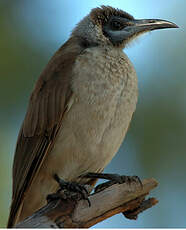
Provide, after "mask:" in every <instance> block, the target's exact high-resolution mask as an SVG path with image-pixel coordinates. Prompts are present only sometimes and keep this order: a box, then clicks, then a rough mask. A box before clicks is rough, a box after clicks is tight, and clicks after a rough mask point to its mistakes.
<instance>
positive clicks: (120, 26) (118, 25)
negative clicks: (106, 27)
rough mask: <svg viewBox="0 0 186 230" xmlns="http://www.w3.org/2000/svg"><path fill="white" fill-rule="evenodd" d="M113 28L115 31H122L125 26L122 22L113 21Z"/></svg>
mask: <svg viewBox="0 0 186 230" xmlns="http://www.w3.org/2000/svg"><path fill="white" fill-rule="evenodd" d="M111 27H112V29H113V30H121V29H123V27H124V25H123V23H121V22H120V21H116V20H112V21H111Z"/></svg>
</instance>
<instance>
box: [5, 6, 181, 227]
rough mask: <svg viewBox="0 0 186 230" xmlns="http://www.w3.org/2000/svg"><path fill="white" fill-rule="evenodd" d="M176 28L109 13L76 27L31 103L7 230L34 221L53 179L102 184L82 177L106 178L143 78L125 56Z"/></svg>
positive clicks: (19, 145)
mask: <svg viewBox="0 0 186 230" xmlns="http://www.w3.org/2000/svg"><path fill="white" fill-rule="evenodd" d="M176 27H177V26H176V25H175V24H174V23H171V22H168V21H165V20H160V19H148V20H147V19H146V20H135V19H134V17H132V16H131V15H129V14H128V13H126V12H124V11H122V10H118V9H114V8H112V7H108V6H102V7H100V8H95V9H93V10H92V11H91V12H90V14H89V15H88V16H86V17H85V18H84V19H83V20H82V21H81V22H80V23H79V24H78V25H77V26H76V27H75V29H74V30H73V32H72V34H71V36H70V38H69V40H68V41H67V42H66V43H65V44H64V45H63V46H62V47H61V48H60V49H59V50H58V51H57V52H56V53H55V54H54V56H53V57H52V59H51V60H50V61H49V63H48V64H47V66H46V68H45V69H44V71H43V72H42V74H41V76H40V78H39V79H38V81H37V82H36V85H35V88H34V90H33V92H32V95H31V97H30V101H29V105H28V110H27V113H26V116H25V119H24V121H23V124H22V127H21V130H20V132H19V136H18V141H17V146H16V151H15V156H14V164H13V195H12V204H11V210H10V216H9V221H8V227H13V226H15V225H16V223H18V222H20V221H22V220H23V219H24V218H26V217H28V216H30V215H31V214H33V212H35V211H36V210H37V209H39V208H41V207H42V206H43V205H44V204H45V203H46V197H47V195H48V194H50V193H54V192H56V191H57V189H58V183H57V182H56V181H55V180H54V175H58V177H59V178H61V179H63V180H64V181H67V182H77V183H79V184H95V181H96V179H95V178H94V176H93V179H91V178H86V179H85V178H83V177H81V175H84V174H86V173H89V172H92V173H101V172H102V171H103V169H104V168H105V166H106V165H107V164H108V163H109V162H110V161H111V159H112V158H113V156H114V155H115V154H116V152H117V151H118V149H119V147H120V145H121V143H122V141H123V139H124V137H125V134H126V132H127V129H128V126H129V123H130V121H131V118H132V114H133V112H134V111H135V108H136V103H137V97H138V87H137V77H136V72H135V70H134V67H133V65H132V63H131V62H130V60H129V59H128V57H127V56H126V55H125V54H124V53H123V48H125V46H126V45H127V44H128V43H129V42H130V41H131V40H132V39H134V38H136V37H137V36H139V35H140V34H142V33H144V32H148V31H152V30H156V29H164V28H176ZM92 175H93V174H92ZM95 175H96V174H95Z"/></svg>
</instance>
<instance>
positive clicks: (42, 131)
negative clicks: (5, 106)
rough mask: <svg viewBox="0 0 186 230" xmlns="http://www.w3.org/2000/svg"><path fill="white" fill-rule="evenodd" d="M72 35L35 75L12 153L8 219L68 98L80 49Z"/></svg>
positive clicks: (50, 142)
mask: <svg viewBox="0 0 186 230" xmlns="http://www.w3.org/2000/svg"><path fill="white" fill-rule="evenodd" d="M76 44H77V42H75V41H73V38H71V39H70V40H68V41H67V42H66V43H65V44H64V45H63V46H62V47H61V48H60V49H59V50H58V51H57V52H56V54H55V55H54V56H53V58H52V59H51V60H50V62H49V63H48V65H47V66H46V68H45V70H44V71H43V73H42V74H41V76H40V78H39V79H38V81H37V83H36V85H35V88H34V90H33V93H32V95H31V98H30V101H29V105H28V110H27V113H26V116H25V119H24V121H23V124H22V127H21V130H20V133H19V136H18V140H17V146H16V151H15V156H14V164H13V196H12V204H11V210H10V216H9V221H8V227H12V226H13V225H14V224H15V222H16V218H17V217H18V213H19V208H20V207H21V204H22V201H23V198H24V194H25V192H26V190H27V188H28V187H29V186H30V184H31V183H32V181H33V179H34V177H35V176H36V174H37V172H38V170H39V168H40V166H41V164H42V162H43V160H44V159H45V157H46V155H47V154H48V152H49V151H50V150H51V148H52V145H53V143H54V140H55V137H56V135H57V132H58V130H59V128H60V126H61V124H62V123H63V115H64V113H65V110H66V106H67V104H68V101H69V98H70V97H71V95H72V91H71V88H70V82H71V75H72V66H73V64H74V62H75V59H76V57H77V56H78V55H79V54H80V52H81V51H82V48H81V47H80V46H79V45H76Z"/></svg>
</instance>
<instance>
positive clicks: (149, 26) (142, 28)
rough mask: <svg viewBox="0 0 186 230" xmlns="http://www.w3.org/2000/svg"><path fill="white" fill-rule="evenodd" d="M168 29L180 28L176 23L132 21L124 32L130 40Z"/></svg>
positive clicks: (147, 20)
mask: <svg viewBox="0 0 186 230" xmlns="http://www.w3.org/2000/svg"><path fill="white" fill-rule="evenodd" d="M166 28H178V26H177V25H176V24H175V23H172V22H169V21H166V20H161V19H140V20H130V21H129V22H128V26H126V27H125V28H124V29H123V32H124V34H125V36H127V37H128V38H130V37H133V36H135V35H136V36H137V35H138V34H141V33H144V32H148V31H152V30H158V29H166Z"/></svg>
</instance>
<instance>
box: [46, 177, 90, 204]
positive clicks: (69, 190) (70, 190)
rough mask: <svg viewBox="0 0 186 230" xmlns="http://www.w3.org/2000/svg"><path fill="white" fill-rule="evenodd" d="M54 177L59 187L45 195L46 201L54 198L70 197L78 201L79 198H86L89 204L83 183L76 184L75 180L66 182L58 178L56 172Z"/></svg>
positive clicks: (87, 193)
mask: <svg viewBox="0 0 186 230" xmlns="http://www.w3.org/2000/svg"><path fill="white" fill-rule="evenodd" d="M54 179H55V180H56V181H57V183H58V184H59V186H60V188H59V189H58V191H57V192H56V193H53V194H49V195H48V196H47V201H48V202H49V201H51V200H56V199H72V200H75V201H79V200H81V199H84V200H87V202H88V204H89V206H91V203H90V200H89V198H88V196H89V192H88V191H87V189H86V187H85V185H82V184H78V183H76V182H67V181H64V180H63V179H61V178H59V176H58V175H57V174H55V175H54Z"/></svg>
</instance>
